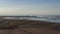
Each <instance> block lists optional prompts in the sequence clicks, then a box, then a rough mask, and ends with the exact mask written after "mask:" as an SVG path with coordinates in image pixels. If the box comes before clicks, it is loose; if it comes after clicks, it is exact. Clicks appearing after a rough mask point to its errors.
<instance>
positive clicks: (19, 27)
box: [0, 19, 60, 34]
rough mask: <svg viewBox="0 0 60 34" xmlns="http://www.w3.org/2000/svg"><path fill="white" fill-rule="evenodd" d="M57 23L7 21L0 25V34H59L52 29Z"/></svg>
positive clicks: (59, 33) (59, 32)
mask: <svg viewBox="0 0 60 34" xmlns="http://www.w3.org/2000/svg"><path fill="white" fill-rule="evenodd" d="M57 25H60V24H59V23H52V22H45V21H37V20H9V19H5V20H3V21H2V23H0V34H60V31H59V30H55V29H54V27H56V26H57Z"/></svg>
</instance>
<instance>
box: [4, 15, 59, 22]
mask: <svg viewBox="0 0 60 34" xmlns="http://www.w3.org/2000/svg"><path fill="white" fill-rule="evenodd" d="M5 19H27V20H41V21H48V22H56V23H60V16H59V15H58V16H56V15H52V16H51V15H49V16H37V17H17V18H16V17H5Z"/></svg>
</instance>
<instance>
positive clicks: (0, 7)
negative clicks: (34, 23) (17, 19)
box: [0, 0, 60, 15]
mask: <svg viewBox="0 0 60 34" xmlns="http://www.w3.org/2000/svg"><path fill="white" fill-rule="evenodd" d="M0 15H60V0H0Z"/></svg>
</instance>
